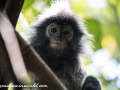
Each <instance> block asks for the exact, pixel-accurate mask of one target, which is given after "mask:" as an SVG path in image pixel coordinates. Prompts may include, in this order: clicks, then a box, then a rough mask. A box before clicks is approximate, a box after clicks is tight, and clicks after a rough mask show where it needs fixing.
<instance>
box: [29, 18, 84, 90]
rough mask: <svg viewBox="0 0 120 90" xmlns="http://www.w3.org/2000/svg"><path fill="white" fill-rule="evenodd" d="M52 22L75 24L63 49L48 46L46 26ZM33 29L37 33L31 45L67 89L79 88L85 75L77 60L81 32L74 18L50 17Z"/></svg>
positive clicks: (75, 89)
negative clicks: (71, 36)
mask: <svg viewBox="0 0 120 90" xmlns="http://www.w3.org/2000/svg"><path fill="white" fill-rule="evenodd" d="M52 22H54V23H58V24H60V25H62V24H63V23H67V24H69V25H71V26H73V25H74V26H75V27H72V28H73V30H75V31H74V33H73V39H72V40H71V41H70V42H68V43H67V47H66V48H65V49H64V50H55V49H53V48H51V47H50V46H49V45H50V41H49V38H47V37H46V27H47V26H48V25H49V24H50V23H52ZM35 29H36V31H37V34H36V35H35V36H34V37H33V38H32V43H31V45H32V46H33V47H34V49H35V50H36V51H37V53H38V54H39V55H40V56H41V57H42V58H43V60H44V61H45V62H46V63H47V64H48V66H49V67H50V68H51V69H52V70H53V72H54V73H55V74H56V75H57V76H58V78H60V79H61V81H62V82H63V83H64V84H65V86H67V87H68V88H69V90H80V85H81V81H82V79H83V78H84V76H85V72H84V71H83V70H82V68H81V67H80V65H79V61H78V54H79V52H80V46H81V43H79V41H80V39H81V37H82V35H83V33H82V32H81V30H79V28H78V25H77V23H76V22H75V20H74V19H73V18H70V19H66V18H64V19H62V17H52V18H49V19H47V20H45V21H44V22H43V23H42V24H41V25H39V26H37V27H35ZM77 84H79V85H77Z"/></svg>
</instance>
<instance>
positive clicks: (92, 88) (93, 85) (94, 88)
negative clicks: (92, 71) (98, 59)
mask: <svg viewBox="0 0 120 90" xmlns="http://www.w3.org/2000/svg"><path fill="white" fill-rule="evenodd" d="M82 90H102V89H101V83H100V81H98V80H97V79H96V78H95V77H92V76H88V77H86V78H85V80H84V82H83V85H82Z"/></svg>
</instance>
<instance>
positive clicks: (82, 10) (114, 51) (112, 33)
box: [16, 0, 120, 90]
mask: <svg viewBox="0 0 120 90" xmlns="http://www.w3.org/2000/svg"><path fill="white" fill-rule="evenodd" d="M69 1H70V5H71V9H72V10H73V11H74V13H75V14H76V15H77V16H78V17H81V18H83V19H84V20H85V22H84V23H85V26H86V27H87V29H88V32H89V33H90V34H93V36H94V42H93V45H94V47H95V48H94V51H95V53H93V56H95V55H96V52H97V51H100V50H103V49H104V48H105V49H106V50H107V51H108V52H109V55H110V56H109V57H110V58H109V59H110V60H109V62H114V63H117V64H115V68H112V67H113V66H114V64H109V63H107V64H105V65H106V67H107V66H109V67H111V68H112V69H113V70H114V71H112V69H111V70H110V69H109V68H108V71H110V72H111V73H110V74H108V75H107V72H106V74H105V73H104V72H102V71H101V70H100V69H102V68H103V67H102V66H100V69H96V68H95V67H93V66H92V68H93V69H94V70H95V71H96V72H97V74H95V73H93V72H92V69H90V67H91V66H90V65H94V60H92V58H90V59H88V58H87V59H85V60H84V64H85V68H86V70H87V72H88V74H89V72H90V73H92V74H93V75H95V76H96V77H98V78H99V79H100V80H101V81H102V85H103V90H120V0H69ZM50 2H51V0H25V3H24V6H23V9H22V14H21V15H20V18H19V20H18V23H17V27H16V28H17V30H18V31H23V30H25V27H26V26H25V25H29V24H31V23H32V22H34V21H35V20H36V17H37V15H39V14H41V11H42V10H43V9H44V8H45V7H48V6H50ZM22 23H24V25H23V24H22ZM102 52H103V53H104V51H102ZM99 55H101V53H99ZM106 57H107V55H106ZM93 58H94V57H93ZM97 58H101V57H97ZM103 58H104V57H103ZM101 61H102V59H101ZM104 62H106V61H103V64H104ZM110 65H111V66H110ZM112 65H113V66H112ZM87 68H89V69H87ZM94 70H93V71H94ZM99 71H101V72H99ZM115 71H116V74H115V75H114V78H110V77H109V75H112V74H113V73H114V72H115ZM107 77H109V79H107Z"/></svg>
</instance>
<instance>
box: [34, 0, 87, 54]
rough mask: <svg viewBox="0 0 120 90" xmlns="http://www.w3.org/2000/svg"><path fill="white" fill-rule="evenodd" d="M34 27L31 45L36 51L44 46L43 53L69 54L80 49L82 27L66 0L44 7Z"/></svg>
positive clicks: (58, 0)
mask: <svg viewBox="0 0 120 90" xmlns="http://www.w3.org/2000/svg"><path fill="white" fill-rule="evenodd" d="M35 29H36V35H35V36H34V37H33V38H32V40H33V41H34V42H32V46H33V47H34V48H35V49H36V51H38V53H39V52H40V50H42V49H43V48H44V49H43V51H46V52H45V53H47V52H49V53H50V51H51V53H52V52H55V53H63V52H64V53H68V54H70V56H71V55H72V54H74V53H75V55H76V53H78V52H79V51H80V50H81V46H82V42H81V37H82V36H83V35H84V34H85V33H84V30H83V29H84V28H83V25H82V23H81V21H79V20H78V19H77V18H76V16H75V15H74V14H73V12H72V11H71V9H70V7H69V3H68V2H67V0H57V1H55V2H53V3H52V5H51V7H50V8H49V9H45V11H43V13H42V14H41V15H40V16H39V17H38V20H37V22H36V23H35ZM38 49H39V50H38ZM45 49H46V50H45ZM43 51H42V52H43ZM69 52H70V53H69ZM73 52H74V53H73ZM75 55H74V56H75Z"/></svg>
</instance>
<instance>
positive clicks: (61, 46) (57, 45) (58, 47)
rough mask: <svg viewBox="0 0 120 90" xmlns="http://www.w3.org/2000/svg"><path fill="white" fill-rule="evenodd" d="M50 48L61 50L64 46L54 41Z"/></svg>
mask: <svg viewBox="0 0 120 90" xmlns="http://www.w3.org/2000/svg"><path fill="white" fill-rule="evenodd" d="M51 47H52V48H56V49H63V48H64V47H65V44H64V43H63V42H61V41H54V42H52V43H51Z"/></svg>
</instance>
